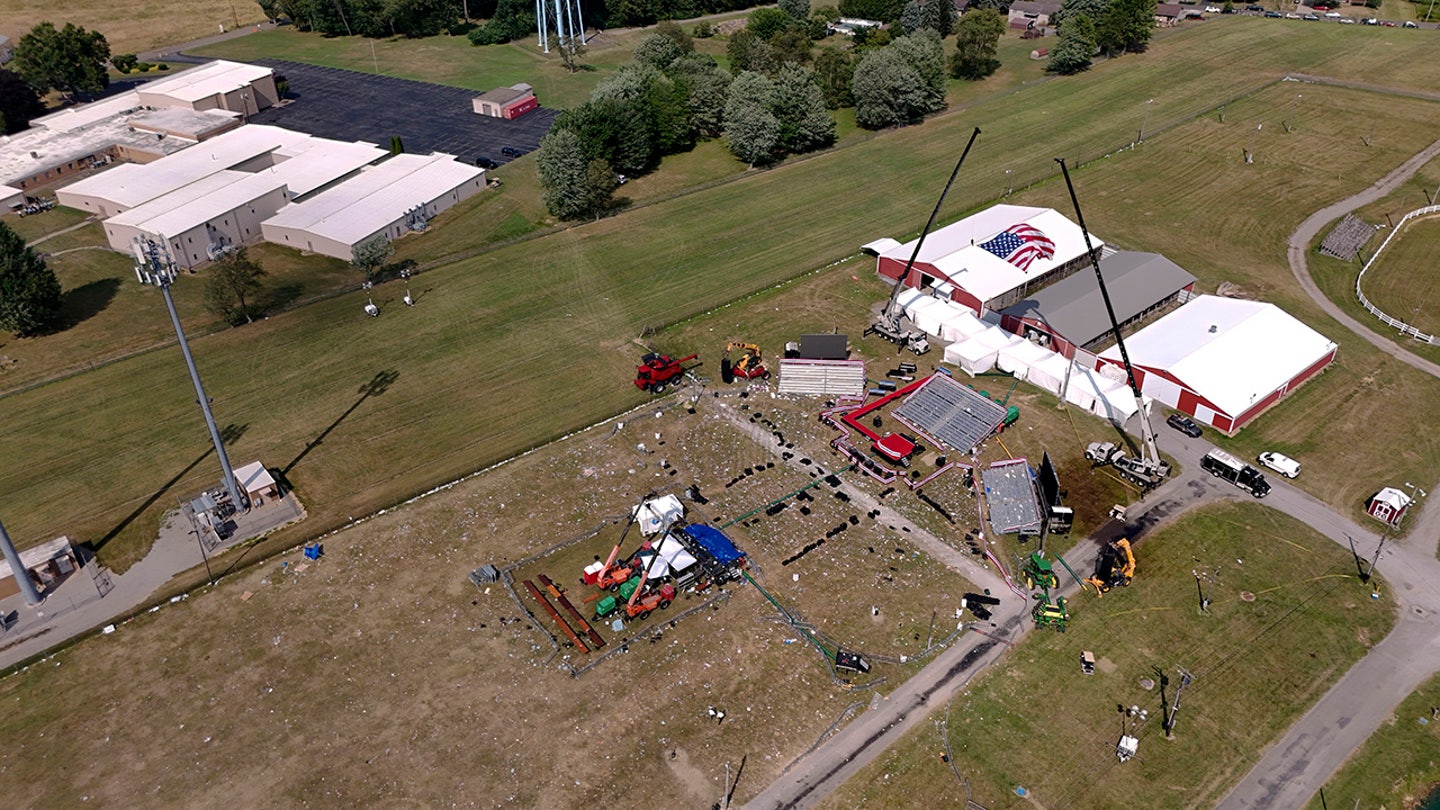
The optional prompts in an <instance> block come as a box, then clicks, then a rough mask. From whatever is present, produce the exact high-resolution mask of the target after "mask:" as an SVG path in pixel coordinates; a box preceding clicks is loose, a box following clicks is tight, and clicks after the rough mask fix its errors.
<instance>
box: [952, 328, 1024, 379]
mask: <svg viewBox="0 0 1440 810" xmlns="http://www.w3.org/2000/svg"><path fill="white" fill-rule="evenodd" d="M1025 342H1027V341H1026V340H1025V338H1021V337H1016V336H1014V335H1012V334H1010V333H1009V332H1006V331H1005V330H1004V329H1001V328H1000V327H998V326H992V327H990V328H989V329H986V330H985V331H984V332H981V333H979V334H977V335H975V336H973V337H971V338H970V339H969V340H966V341H964V342H961V343H952V344H950V345H949V346H946V347H945V362H947V363H954V364H955V365H957V366H959V367H960V368H961V369H963V370H964V371H965V373H967V374H969V375H970V376H972V377H973V376H975V375H976V374H983V373H984V372H986V371H989V370H990V369H992V368H994V367H995V357H996V355H997V354H999V352H1000V349H1001V348H1002V347H1004V346H1008V345H1010V344H1012V343H1025Z"/></svg>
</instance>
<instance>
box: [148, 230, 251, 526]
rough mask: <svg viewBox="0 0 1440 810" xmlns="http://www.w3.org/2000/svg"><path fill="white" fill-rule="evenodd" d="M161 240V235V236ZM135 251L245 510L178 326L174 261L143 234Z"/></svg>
mask: <svg viewBox="0 0 1440 810" xmlns="http://www.w3.org/2000/svg"><path fill="white" fill-rule="evenodd" d="M161 238H162V239H163V238H164V237H161ZM131 244H132V245H133V247H134V250H135V277H136V278H138V279H140V283H141V284H153V285H154V286H156V287H159V288H160V292H161V293H163V294H164V295H165V306H166V308H168V309H169V310H170V322H171V323H172V324H174V325H175V337H176V338H178V339H179V341H180V351H181V352H182V353H183V354H184V355H185V365H186V366H189V368H190V381H191V382H193V383H195V396H197V397H199V399H200V410H201V411H202V412H204V414H205V425H206V426H207V427H209V428H210V440H211V441H213V442H214V443H215V455H216V456H218V457H219V459H220V468H221V469H222V470H224V471H225V489H226V491H228V492H229V493H230V502H231V503H233V504H235V508H236V510H245V509H248V508H249V506H250V505H249V504H248V503H246V502H245V499H244V497H243V496H242V495H241V493H240V488H239V487H237V486H236V485H235V471H234V470H232V469H230V457H229V456H227V455H226V454H225V442H224V441H222V440H221V438H220V428H218V427H216V426H215V417H214V416H213V415H212V414H211V413H210V400H209V399H208V398H207V397H206V396H205V386H203V385H201V384H200V372H199V371H197V370H196V368H195V358H193V357H191V356H190V344H189V343H186V342H185V330H184V329H182V328H181V326H180V315H179V313H177V312H176V311H175V299H174V298H171V297H170V285H171V284H172V283H174V281H175V262H174V261H172V260H171V259H170V252H169V250H168V249H167V248H166V247H164V246H162V245H160V244H156V242H155V240H153V239H147V238H145V237H142V236H137V237H135V239H134V241H133V242H132V243H131Z"/></svg>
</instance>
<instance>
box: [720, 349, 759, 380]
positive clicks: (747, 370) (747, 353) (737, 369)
mask: <svg viewBox="0 0 1440 810" xmlns="http://www.w3.org/2000/svg"><path fill="white" fill-rule="evenodd" d="M731 352H738V353H739V356H738V357H736V358H734V359H731V357H730V353H731ZM769 376H770V371H769V370H768V369H766V368H765V364H764V363H762V362H761V361H760V347H759V346H756V345H755V344H754V343H743V342H741V341H738V340H737V341H732V342H730V343H729V344H727V345H726V346H725V358H724V359H723V360H721V361H720V379H721V380H723V381H725V382H726V383H731V382H734V381H735V380H737V379H739V380H754V379H765V378H768V377H769Z"/></svg>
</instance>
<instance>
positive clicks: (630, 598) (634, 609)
mask: <svg viewBox="0 0 1440 810" xmlns="http://www.w3.org/2000/svg"><path fill="white" fill-rule="evenodd" d="M659 558H660V554H659V553H658V552H657V553H655V554H652V555H650V559H649V560H647V561H646V562H645V571H644V572H643V573H641V574H640V581H639V582H635V580H633V579H632V580H630V581H629V582H626V583H625V585H624V587H622V588H621V589H620V594H621V598H622V599H624V600H625V615H626V616H628V617H630V618H632V619H644V618H645V617H646V616H649V615H650V613H651V611H654V610H656V609H657V608H658V609H660V610H664V609H665V608H668V607H670V603H671V602H674V601H675V586H674V585H671V584H669V583H666V584H664V585H661V586H660V587H659V588H656V589H651V590H649V591H647V590H645V583H646V582H648V581H650V570H651V569H652V568H653V567H654V565H655V561H656V560H657V559H659ZM632 582H633V583H635V587H633V588H631V587H630V584H631V583H632ZM627 590H628V591H629V593H628V594H627V593H626V591H627Z"/></svg>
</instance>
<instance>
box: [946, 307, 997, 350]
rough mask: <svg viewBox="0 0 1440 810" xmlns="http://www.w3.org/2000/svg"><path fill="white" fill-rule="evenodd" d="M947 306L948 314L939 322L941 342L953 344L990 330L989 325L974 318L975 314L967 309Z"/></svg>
mask: <svg viewBox="0 0 1440 810" xmlns="http://www.w3.org/2000/svg"><path fill="white" fill-rule="evenodd" d="M947 306H948V307H949V308H950V314H949V315H946V316H945V319H944V320H942V321H941V322H940V339H941V340H948V341H951V342H952V343H953V342H957V341H961V340H965V339H966V338H971V337H974V336H976V335H978V334H980V333H981V332H984V331H985V330H986V329H989V328H990V324H987V323H985V322H984V321H982V320H980V319H979V318H977V317H975V313H973V312H971V311H970V309H969V307H963V306H960V305H958V304H947Z"/></svg>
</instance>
